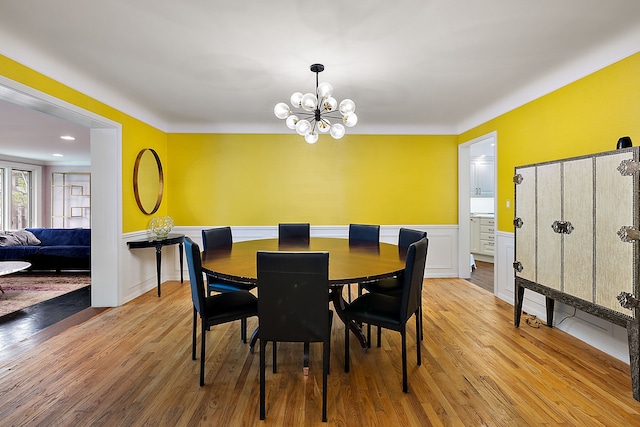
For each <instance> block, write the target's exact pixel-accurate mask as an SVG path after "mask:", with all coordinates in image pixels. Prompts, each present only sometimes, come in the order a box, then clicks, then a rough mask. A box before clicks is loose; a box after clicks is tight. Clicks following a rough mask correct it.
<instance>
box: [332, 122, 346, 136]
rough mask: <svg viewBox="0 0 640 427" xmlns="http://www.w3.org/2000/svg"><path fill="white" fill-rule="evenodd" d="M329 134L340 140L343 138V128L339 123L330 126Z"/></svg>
mask: <svg viewBox="0 0 640 427" xmlns="http://www.w3.org/2000/svg"><path fill="white" fill-rule="evenodd" d="M329 133H330V134H331V136H332V137H333V138H334V139H340V138H342V137H343V136H344V133H345V129H344V126H342V125H341V124H340V123H335V124H333V125H331V129H330V130H329Z"/></svg>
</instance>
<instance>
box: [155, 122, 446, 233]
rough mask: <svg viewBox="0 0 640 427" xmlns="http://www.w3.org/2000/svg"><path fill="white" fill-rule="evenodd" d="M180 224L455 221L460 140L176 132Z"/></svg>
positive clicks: (172, 170) (173, 156)
mask: <svg viewBox="0 0 640 427" xmlns="http://www.w3.org/2000/svg"><path fill="white" fill-rule="evenodd" d="M167 154H168V156H167V157H168V162H167V165H168V166H167V169H168V174H167V175H168V177H169V178H168V181H167V190H168V191H169V193H170V195H171V197H170V201H169V207H168V213H169V215H171V216H172V217H173V219H174V221H175V223H176V224H179V225H203V226H206V225H227V224H228V225H275V224H277V223H279V222H289V221H291V222H295V221H298V222H310V223H311V224H313V225H339V224H348V223H352V222H363V223H376V224H455V223H456V222H457V185H458V184H457V137H456V136H453V135H449V136H389V135H385V136H371V135H369V136H367V135H347V136H345V137H344V138H343V139H341V140H338V141H336V140H334V139H333V138H331V137H330V136H328V135H323V136H321V137H320V139H319V140H318V142H317V143H316V144H313V145H309V144H307V143H306V142H304V139H303V138H302V137H300V136H298V135H297V134H286V135H237V134H234V135H211V134H204V135H199V134H170V135H169V138H168V153H167Z"/></svg>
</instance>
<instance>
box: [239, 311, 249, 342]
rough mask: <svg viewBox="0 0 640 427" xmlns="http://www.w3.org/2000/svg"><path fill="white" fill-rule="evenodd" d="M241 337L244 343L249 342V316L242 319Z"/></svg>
mask: <svg viewBox="0 0 640 427" xmlns="http://www.w3.org/2000/svg"><path fill="white" fill-rule="evenodd" d="M240 339H241V340H242V343H243V344H246V343H247V318H246V317H245V318H244V319H240Z"/></svg>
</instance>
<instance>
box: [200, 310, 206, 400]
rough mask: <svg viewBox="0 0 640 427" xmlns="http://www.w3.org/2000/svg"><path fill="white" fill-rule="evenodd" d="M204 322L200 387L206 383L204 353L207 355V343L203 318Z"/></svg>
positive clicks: (203, 325)
mask: <svg viewBox="0 0 640 427" xmlns="http://www.w3.org/2000/svg"><path fill="white" fill-rule="evenodd" d="M201 323H202V344H201V345H200V347H201V348H200V387H202V386H203V385H204V355H205V351H206V350H205V345H206V342H207V341H206V333H207V331H206V329H207V327H205V324H204V323H205V322H204V319H201Z"/></svg>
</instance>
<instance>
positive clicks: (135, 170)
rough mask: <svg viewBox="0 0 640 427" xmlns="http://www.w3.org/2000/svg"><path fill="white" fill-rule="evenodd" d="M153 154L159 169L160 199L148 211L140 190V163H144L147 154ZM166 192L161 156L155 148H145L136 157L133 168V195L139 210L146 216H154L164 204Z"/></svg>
mask: <svg viewBox="0 0 640 427" xmlns="http://www.w3.org/2000/svg"><path fill="white" fill-rule="evenodd" d="M147 152H148V153H151V154H152V155H153V157H154V159H155V162H156V165H157V167H158V197H157V198H156V204H155V206H154V207H153V209H152V210H150V211H149V210H147V209H146V208H145V206H143V204H142V200H141V198H140V189H139V186H138V184H139V173H140V162H141V161H142V157H143V156H144V154H145V153H147ZM163 191H164V173H163V171H162V163H161V162H160V156H158V153H156V151H155V150H154V149H153V148H143V149H142V150H140V152H139V153H138V157H136V163H135V165H134V166H133V194H134V195H135V198H136V203H137V204H138V208H140V210H141V211H142V212H143V213H145V214H146V215H151V214H154V213H155V212H156V211H157V210H158V208H159V207H160V203H161V202H162V193H163Z"/></svg>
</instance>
